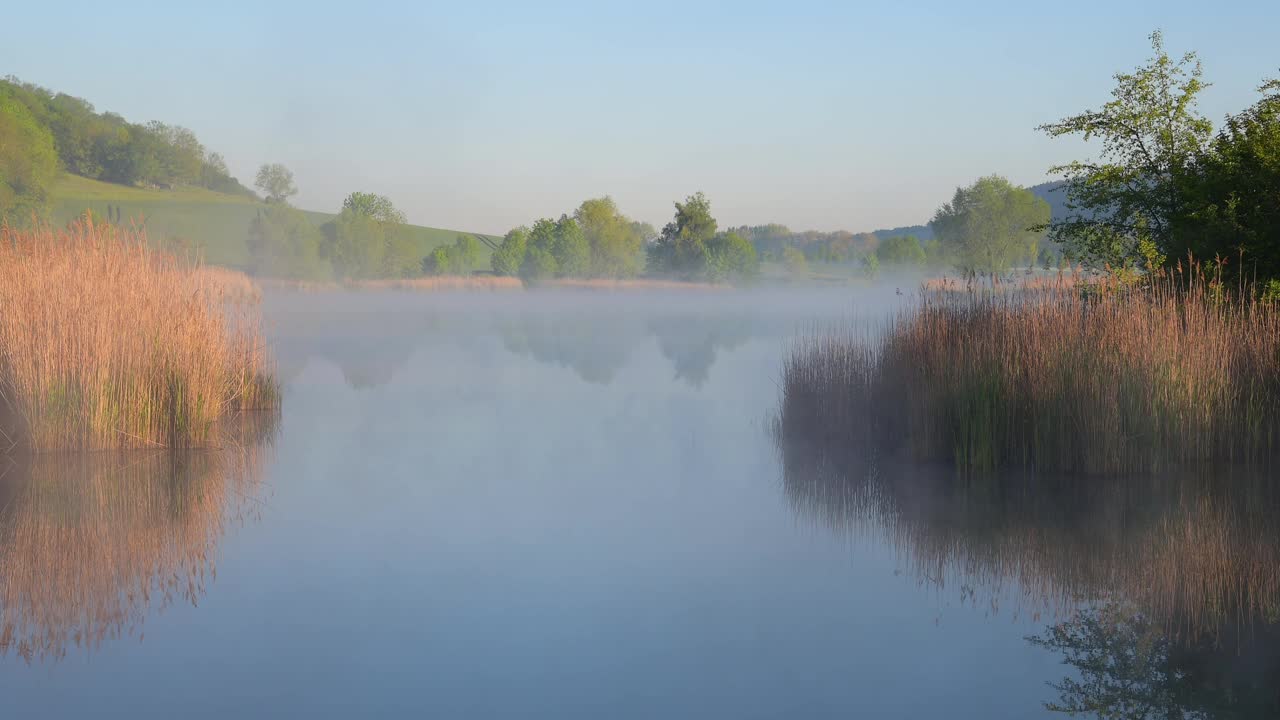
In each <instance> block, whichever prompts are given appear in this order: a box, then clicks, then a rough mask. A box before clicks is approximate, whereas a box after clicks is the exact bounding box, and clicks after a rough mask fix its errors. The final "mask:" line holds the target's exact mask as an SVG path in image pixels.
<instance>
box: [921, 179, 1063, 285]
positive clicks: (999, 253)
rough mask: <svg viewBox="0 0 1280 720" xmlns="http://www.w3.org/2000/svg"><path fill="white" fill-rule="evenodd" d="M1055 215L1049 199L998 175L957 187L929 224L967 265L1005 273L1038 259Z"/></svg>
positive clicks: (978, 270)
mask: <svg viewBox="0 0 1280 720" xmlns="http://www.w3.org/2000/svg"><path fill="white" fill-rule="evenodd" d="M1049 217H1050V215H1049V203H1047V202H1045V201H1044V200H1043V199H1041V198H1038V197H1036V195H1035V193H1032V192H1031V191H1030V190H1026V189H1024V188H1021V187H1017V186H1015V185H1013V184H1011V183H1010V182H1009V181H1008V180H1006V179H1004V178H1002V177H1000V176H999V175H992V176H990V177H984V178H980V179H978V180H977V181H976V182H974V183H973V184H972V185H970V186H969V187H963V188H957V189H956V194H955V196H954V197H953V198H952V200H951V202H949V203H946V204H944V205H943V206H942V207H941V208H939V209H938V211H937V213H935V214H934V216H933V220H932V221H931V222H930V223H929V226H930V227H931V228H932V229H933V232H934V234H935V235H936V236H937V237H938V239H939V240H941V242H942V243H943V245H947V246H950V247H951V248H953V249H954V251H955V252H956V255H957V257H958V260H959V264H960V265H961V267H963V268H965V269H967V270H973V271H976V272H985V273H1000V272H1005V271H1007V270H1008V269H1009V268H1011V267H1013V265H1014V264H1015V263H1018V262H1020V261H1025V262H1032V261H1034V260H1035V257H1036V254H1037V250H1038V247H1039V242H1040V238H1041V237H1042V236H1043V235H1044V230H1043V227H1044V225H1045V224H1046V223H1048V222H1049Z"/></svg>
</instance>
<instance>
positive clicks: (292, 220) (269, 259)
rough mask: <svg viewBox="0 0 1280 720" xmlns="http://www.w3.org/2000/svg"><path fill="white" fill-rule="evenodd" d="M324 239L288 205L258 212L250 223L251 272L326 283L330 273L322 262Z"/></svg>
mask: <svg viewBox="0 0 1280 720" xmlns="http://www.w3.org/2000/svg"><path fill="white" fill-rule="evenodd" d="M322 240H323V235H322V234H321V233H320V230H319V229H318V228H316V226H315V225H313V224H312V223H311V221H310V220H309V219H307V216H306V215H305V214H303V213H302V212H301V211H299V210H295V209H293V208H291V207H288V206H287V205H275V206H272V207H269V208H267V209H266V210H262V211H259V213H258V215H257V217H255V218H254V219H253V220H252V221H250V223H249V239H248V249H249V256H250V258H251V265H250V269H251V271H252V272H253V273H254V274H255V275H264V276H269V277H281V278H292V279H296V280H324V279H327V278H328V276H329V274H330V270H329V267H328V264H327V263H326V262H324V261H323V260H321V258H320V246H321V242H322Z"/></svg>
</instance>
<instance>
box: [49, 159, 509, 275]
mask: <svg viewBox="0 0 1280 720" xmlns="http://www.w3.org/2000/svg"><path fill="white" fill-rule="evenodd" d="M108 205H111V206H112V207H118V208H120V212H121V214H122V215H123V216H124V217H125V218H135V219H136V218H142V219H143V220H144V222H145V227H146V229H147V234H148V236H149V237H150V238H151V239H152V240H154V241H157V242H159V241H171V240H179V241H184V242H188V243H192V244H194V245H195V246H197V247H200V248H201V249H202V250H203V253H204V258H205V260H206V261H207V262H209V263H211V264H214V265H225V266H228V267H234V268H244V267H246V266H247V265H248V260H249V258H248V251H247V250H246V247H245V239H246V237H247V235H248V229H249V221H250V220H252V219H253V218H254V216H255V215H257V213H258V210H259V209H261V208H264V207H266V205H264V204H263V203H260V202H257V201H255V200H254V199H252V198H249V197H245V196H243V195H230V194H225V193H219V192H214V191H212V190H206V189H204V188H185V189H180V190H146V189H142V188H136V187H129V186H126V185H116V184H112V183H106V182H100V181H98V180H90V179H88V178H83V177H79V176H77V175H72V174H70V173H67V174H64V175H63V176H62V178H61V179H60V180H58V182H57V183H56V184H55V185H54V188H53V217H54V220H55V221H56V222H59V223H63V222H67V221H69V220H71V219H74V218H75V217H77V216H79V215H80V214H82V213H83V212H84V211H85V210H93V211H94V212H95V213H101V214H103V215H105V214H106V211H107V206H108ZM306 215H307V217H308V218H309V219H310V220H311V221H312V222H313V223H315V225H316V226H317V227H319V226H320V225H322V224H324V223H325V222H326V221H328V220H330V219H331V218H333V217H334V214H333V213H322V212H311V211H307V212H306ZM409 229H410V231H411V232H412V234H413V238H414V240H415V241H416V242H417V244H418V248H419V249H420V250H421V253H422V255H424V256H425V255H426V254H427V253H429V252H430V251H431V250H433V249H435V248H436V247H438V246H440V245H448V244H451V243H453V241H454V239H455V238H456V237H457V236H458V235H459V234H461V233H463V232H465V231H459V230H442V229H439V228H430V227H422V226H420V225H410V226H409ZM471 234H473V235H476V236H477V237H482V238H488V239H490V240H496V241H498V242H501V238H495V237H493V236H491V235H480V234H477V233H471ZM484 250H485V252H486V253H487V252H488V248H487V247H485V248H484ZM487 263H488V261H487V255H486V260H485V264H486V265H487Z"/></svg>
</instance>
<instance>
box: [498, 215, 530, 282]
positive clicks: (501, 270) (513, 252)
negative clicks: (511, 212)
mask: <svg viewBox="0 0 1280 720" xmlns="http://www.w3.org/2000/svg"><path fill="white" fill-rule="evenodd" d="M528 242H529V228H527V227H524V226H523V225H522V226H520V227H518V228H515V229H513V230H511V231H510V232H508V233H507V234H506V235H505V236H504V237H503V238H502V244H501V245H499V246H498V249H497V250H495V251H494V252H493V257H492V258H491V260H490V263H491V265H492V267H493V272H494V273H495V274H497V275H505V276H508V277H511V276H515V275H519V274H520V265H521V264H522V263H523V262H524V255H525V249H526V248H527V246H528Z"/></svg>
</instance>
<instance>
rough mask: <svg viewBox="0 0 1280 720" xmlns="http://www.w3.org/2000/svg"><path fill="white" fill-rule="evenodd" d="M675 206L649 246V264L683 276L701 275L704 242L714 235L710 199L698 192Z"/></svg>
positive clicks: (706, 253) (705, 259) (706, 255)
mask: <svg viewBox="0 0 1280 720" xmlns="http://www.w3.org/2000/svg"><path fill="white" fill-rule="evenodd" d="M675 205H676V214H675V218H674V219H673V220H672V221H671V222H669V223H667V225H666V227H664V228H662V234H661V235H659V236H658V239H657V240H656V241H655V242H654V243H653V244H652V245H650V246H649V266H650V268H651V269H653V270H654V271H656V272H659V273H664V274H668V275H674V276H676V277H680V278H684V279H690V280H691V279H696V278H701V277H704V276H705V275H706V272H707V262H708V259H709V250H708V247H707V244H708V243H709V242H711V240H712V238H714V237H715V235H716V219H715V218H714V217H712V215H711V201H709V200H707V197H706V196H705V195H703V194H702V193H700V192H699V193H695V194H693V195H690V196H689V197H688V198H687V199H686V200H685V201H684V202H683V203H680V202H677V203H676V204H675Z"/></svg>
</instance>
